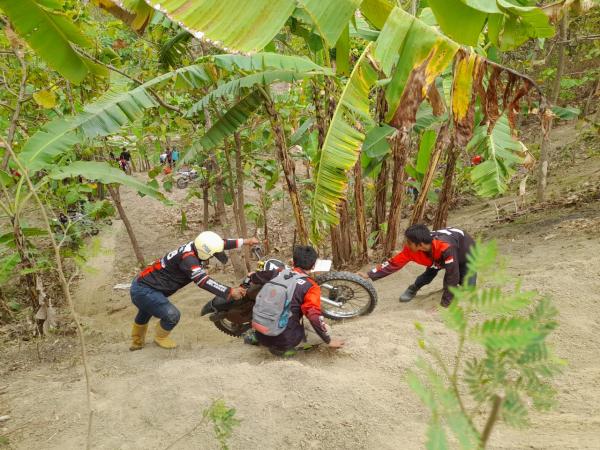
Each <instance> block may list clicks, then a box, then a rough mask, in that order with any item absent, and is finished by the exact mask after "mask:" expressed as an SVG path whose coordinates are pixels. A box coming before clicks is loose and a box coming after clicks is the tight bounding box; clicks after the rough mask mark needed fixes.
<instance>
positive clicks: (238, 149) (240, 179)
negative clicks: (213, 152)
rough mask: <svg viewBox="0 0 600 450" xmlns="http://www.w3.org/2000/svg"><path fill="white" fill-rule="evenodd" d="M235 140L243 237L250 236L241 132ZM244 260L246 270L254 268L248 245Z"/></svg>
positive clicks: (236, 176)
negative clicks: (247, 220)
mask: <svg viewBox="0 0 600 450" xmlns="http://www.w3.org/2000/svg"><path fill="white" fill-rule="evenodd" d="M233 138H234V141H235V181H236V186H237V204H238V212H239V217H238V219H239V221H240V229H241V232H242V237H248V223H247V222H246V209H245V208H244V206H245V204H246V200H245V198H244V161H243V154H242V139H241V137H240V134H239V133H234V135H233ZM244 261H245V262H246V270H248V271H249V270H251V269H252V258H251V256H250V249H249V248H248V246H245V247H244Z"/></svg>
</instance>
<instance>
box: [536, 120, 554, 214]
mask: <svg viewBox="0 0 600 450" xmlns="http://www.w3.org/2000/svg"><path fill="white" fill-rule="evenodd" d="M541 121H542V124H541V125H542V144H541V147H540V162H539V166H538V181H537V201H538V202H543V201H544V198H545V196H546V185H547V183H548V164H549V159H550V149H549V147H550V131H551V130H552V123H553V118H552V111H551V110H550V109H549V108H548V109H545V110H544V111H543V112H542V119H541Z"/></svg>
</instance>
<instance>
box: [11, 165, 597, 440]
mask: <svg viewBox="0 0 600 450" xmlns="http://www.w3.org/2000/svg"><path fill="white" fill-rule="evenodd" d="M561 177H563V178H564V179H568V177H572V179H573V180H574V182H576V183H578V185H581V184H582V183H584V182H585V181H589V180H593V179H594V177H595V179H596V180H597V179H600V161H598V160H597V159H596V160H590V159H588V160H586V161H585V162H583V163H581V164H579V165H578V166H577V167H575V168H574V169H573V170H571V171H569V172H568V173H566V174H565V173H563V174H561ZM551 182H552V180H551ZM556 189H557V190H559V189H560V185H558V187H557V188H556ZM176 195H181V192H178V193H176ZM124 202H125V203H126V205H127V213H128V214H129V215H130V217H131V218H132V221H133V222H134V226H135V228H136V230H138V232H139V233H140V240H141V245H142V247H143V250H144V253H145V254H146V255H147V257H148V258H149V259H150V258H152V257H157V256H160V255H162V254H163V253H165V252H166V251H168V250H171V249H172V248H174V247H176V246H177V245H178V244H180V243H181V242H184V241H185V240H186V239H187V238H189V237H191V236H192V235H193V233H192V232H190V233H188V234H187V236H186V235H181V234H180V233H179V232H178V231H177V230H176V228H175V227H174V226H172V225H167V224H164V223H161V221H165V222H166V218H165V217H166V215H168V214H173V213H172V212H167V211H166V209H165V208H164V207H162V206H159V205H157V204H156V203H155V202H153V201H151V200H150V199H147V198H139V197H137V196H136V195H134V194H132V193H124ZM505 203H507V204H508V203H510V201H509V200H507V201H506V202H505ZM494 217H495V208H494V206H493V204H492V203H489V204H488V205H485V204H483V203H478V204H476V205H473V206H470V207H468V208H464V209H462V210H460V211H458V212H457V213H456V214H454V216H453V217H452V224H454V225H459V226H464V227H465V228H466V229H470V230H473V231H474V232H476V233H478V234H481V235H483V236H485V237H486V238H492V237H493V238H496V239H498V241H499V243H500V247H501V249H502V252H503V254H504V255H506V256H508V257H509V258H510V260H509V264H508V270H509V272H510V273H511V274H512V275H515V276H520V277H521V278H522V280H523V284H524V285H525V287H527V288H535V289H538V290H540V291H541V292H543V293H547V294H549V295H551V296H552V297H554V299H555V302H556V305H557V306H558V308H559V310H560V328H559V329H558V331H557V332H556V334H555V335H554V337H553V343H554V345H555V348H556V351H557V353H558V355H559V356H560V357H562V358H565V359H567V360H568V361H569V368H568V370H567V372H566V374H565V375H563V376H561V377H559V378H558V379H557V385H558V387H559V390H560V395H559V406H558V407H557V408H556V409H555V410H554V411H552V412H549V413H546V414H543V415H538V414H534V415H533V416H532V421H533V431H528V432H525V431H523V432H522V431H518V430H513V429H508V428H504V427H499V428H498V429H497V430H496V431H495V432H494V434H493V438H492V445H491V448H495V449H523V448H535V449H598V448H600V386H599V385H598V380H600V360H599V359H598V350H599V349H600V306H599V300H600V256H599V255H600V240H599V239H598V232H597V231H598V227H599V226H600V225H599V224H600V205H599V202H598V201H597V202H595V203H591V204H587V205H584V206H580V207H577V208H570V209H569V208H566V209H558V210H550V211H543V212H538V213H534V214H531V215H528V216H526V217H523V218H520V219H518V220H517V221H516V222H514V223H511V224H503V225H497V226H495V227H493V228H486V227H485V225H487V224H489V223H490V220H493V218H494ZM581 219H585V220H587V222H585V223H587V224H592V226H591V227H588V228H587V229H586V230H583V231H582V230H579V229H578V228H577V224H581V223H583V222H581ZM577 220H579V222H574V221H577ZM594 223H595V224H596V225H595V227H596V232H593V230H594V226H593V224H594ZM101 244H102V247H103V248H104V249H106V250H107V251H105V252H102V253H101V254H99V255H97V256H96V257H94V258H93V259H92V260H91V261H90V266H92V267H93V268H95V269H96V270H94V271H91V272H89V273H86V274H85V276H84V278H83V279H82V281H81V282H80V283H79V286H78V289H77V292H76V299H77V305H78V310H79V312H80V313H81V314H82V316H83V320H84V323H85V325H86V330H87V333H88V340H89V341H90V360H91V365H92V368H93V386H94V392H93V401H94V408H95V417H94V428H93V448H95V449H160V448H165V447H166V446H167V445H168V444H170V443H171V442H173V441H175V440H176V439H177V438H178V437H179V436H180V435H181V434H183V433H185V432H186V431H188V430H190V429H192V428H193V427H194V426H195V425H196V424H197V423H198V422H199V420H200V417H201V412H202V410H203V409H204V408H206V407H207V406H208V405H209V404H210V403H211V401H212V400H214V399H216V398H224V399H225V400H226V402H227V403H228V404H229V405H233V406H235V407H236V409H237V416H238V417H239V418H240V419H241V420H242V423H241V425H240V426H239V428H237V429H236V431H235V435H234V437H233V439H232V441H231V448H233V449H258V448H261V449H276V448H284V447H288V448H300V449H311V448H327V449H399V448H401V449H417V448H423V443H424V432H425V427H426V421H427V414H426V411H425V410H424V408H423V407H422V406H421V404H420V403H419V402H418V401H417V400H416V398H415V397H414V396H413V394H412V393H411V392H410V390H409V389H408V387H407V385H406V382H405V381H404V376H405V372H406V370H407V369H408V368H410V367H411V366H413V364H414V361H415V359H416V358H417V356H418V355H419V351H418V348H417V345H416V336H415V333H414V327H413V323H414V322H415V321H419V322H421V323H423V325H424V326H425V327H426V328H427V329H428V330H429V331H430V332H432V333H434V334H435V335H436V336H437V337H438V338H439V340H440V342H442V346H444V347H447V348H448V349H451V348H452V346H453V342H452V339H451V338H450V335H449V334H448V333H447V332H446V331H445V330H444V327H443V326H442V325H441V323H440V321H439V319H438V317H437V315H436V314H435V313H431V312H429V310H430V309H431V307H432V306H434V305H435V304H436V303H437V302H438V301H439V297H440V289H441V277H439V278H440V279H438V280H436V281H435V282H434V283H433V284H432V285H430V286H429V287H428V288H426V289H424V290H423V291H422V293H420V295H419V296H418V297H417V299H416V300H414V301H413V302H411V303H409V304H399V303H398V301H397V298H398V296H399V294H400V292H401V291H402V290H403V289H404V288H405V287H406V285H407V284H409V283H410V282H411V281H412V280H413V278H414V276H416V275H417V274H418V273H419V272H420V270H419V268H418V267H417V266H409V267H407V268H406V269H404V270H403V271H401V272H400V273H398V274H396V275H394V276H391V277H388V278H386V279H384V280H382V281H380V282H378V283H377V284H376V287H377V290H378V292H379V296H380V297H379V301H380V303H379V305H378V306H377V308H376V309H375V311H374V313H373V314H372V315H371V316H369V317H364V318H360V319H357V320H353V321H348V322H346V323H335V324H333V332H334V334H335V335H339V336H340V337H343V338H344V339H346V341H347V347H346V348H345V349H344V350H342V351H339V352H337V353H333V352H330V351H329V350H327V349H320V350H317V351H315V352H312V353H306V354H303V355H300V356H298V357H297V358H295V359H293V360H280V359H276V358H274V357H272V356H271V355H270V354H269V353H268V352H266V351H265V350H264V349H260V348H253V347H248V346H244V345H243V344H242V343H241V342H240V341H239V340H236V339H233V338H230V337H228V336H225V335H223V334H222V333H220V332H219V331H218V330H217V329H216V328H214V326H213V325H212V324H211V323H210V322H209V321H208V320H206V319H205V318H202V319H201V318H200V317H199V310H200V308H201V306H202V305H203V304H204V302H205V301H207V300H208V299H209V295H208V294H207V293H205V292H204V291H202V290H199V289H197V288H196V287H195V286H189V287H187V288H186V289H184V290H183V291H181V292H179V293H178V294H176V295H175V296H174V297H173V302H174V303H175V304H176V305H177V306H178V307H179V308H180V309H181V311H182V320H181V322H180V324H179V326H178V327H177V328H176V329H175V331H174V338H175V339H176V340H177V341H178V343H179V344H180V347H179V348H178V349H177V350H174V351H165V350H162V349H159V348H157V347H156V346H154V345H152V344H150V345H148V346H147V347H146V348H145V349H144V350H142V351H139V352H133V353H131V352H129V351H128V350H127V343H128V333H129V326H130V322H131V320H132V319H133V316H134V307H133V306H132V305H130V304H129V299H128V294H127V292H126V291H118V290H113V289H112V287H113V286H114V285H115V284H116V283H121V282H127V281H129V280H130V278H131V276H132V275H133V273H134V272H135V269H133V266H134V258H133V254H132V251H131V249H130V247H129V243H128V242H127V237H126V234H125V233H124V229H123V226H122V223H121V222H120V221H115V224H114V225H113V227H112V228H111V229H108V230H106V231H105V232H103V233H102V234H101ZM215 277H216V278H218V279H221V280H223V281H233V280H232V279H231V275H228V274H227V273H220V272H217V273H216V274H215ZM122 307H125V309H121V310H119V309H120V308H122ZM113 311H114V312H113ZM152 324H153V323H152ZM61 342H62V341H61ZM68 342H73V344H72V345H75V344H74V341H68ZM11 345H12V347H6V348H5V355H7V362H8V363H9V364H7V365H5V369H0V374H1V375H2V381H0V385H8V392H7V393H5V394H4V395H0V402H2V403H0V415H2V414H9V415H10V416H11V419H10V421H8V422H7V423H5V424H4V428H0V435H2V434H6V433H10V434H9V435H8V436H9V438H10V441H11V445H12V447H14V448H16V449H34V448H35V449H39V448H43V449H75V448H83V447H84V445H85V424H86V414H85V394H84V380H83V377H82V371H81V368H80V364H79V361H78V358H77V353H76V352H75V350H76V349H75V348H71V349H66V350H64V351H63V352H62V353H60V354H56V355H55V361H52V358H50V357H48V356H47V355H49V354H51V352H52V348H53V347H56V346H58V345H60V344H59V343H57V342H54V341H52V340H47V341H46V342H45V343H43V344H42V360H43V361H44V362H42V363H32V364H30V365H29V366H28V368H27V370H23V369H16V370H10V366H11V363H12V362H13V359H11V358H13V357H15V358H16V356H15V355H17V351H16V350H17V348H16V346H17V344H16V343H13V344H11ZM27 352H29V353H27ZM34 352H35V350H33V349H32V348H31V347H27V348H25V349H23V350H22V351H21V355H25V356H27V357H32V358H34V357H33V355H34V354H35V353H34ZM65 355H66V356H65ZM34 359H35V358H34ZM74 366H76V367H74ZM16 367H17V366H15V368H16ZM19 367H21V366H19ZM13 430H14V431H13ZM211 433H212V432H211V430H210V428H209V427H207V426H202V427H200V428H199V429H198V431H196V432H195V433H193V434H191V435H190V436H188V437H187V438H185V439H183V440H182V441H180V443H179V444H178V445H177V446H176V447H175V448H178V449H198V448H200V449H212V448H217V447H216V445H215V444H214V440H213V438H212V435H211Z"/></svg>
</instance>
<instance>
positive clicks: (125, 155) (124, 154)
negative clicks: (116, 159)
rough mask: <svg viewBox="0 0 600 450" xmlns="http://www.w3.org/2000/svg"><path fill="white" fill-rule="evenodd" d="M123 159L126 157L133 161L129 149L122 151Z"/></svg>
mask: <svg viewBox="0 0 600 450" xmlns="http://www.w3.org/2000/svg"><path fill="white" fill-rule="evenodd" d="M121 159H124V160H125V161H131V154H130V153H129V152H128V151H127V150H124V151H122V152H121Z"/></svg>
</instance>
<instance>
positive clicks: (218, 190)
mask: <svg viewBox="0 0 600 450" xmlns="http://www.w3.org/2000/svg"><path fill="white" fill-rule="evenodd" d="M211 162H212V166H213V167H212V168H213V171H214V173H215V197H216V198H217V204H216V215H217V217H219V218H220V219H221V228H222V229H223V233H224V234H225V237H227V238H230V237H232V234H231V227H230V226H229V220H228V219H227V212H226V210H225V195H224V192H223V191H224V189H223V172H222V170H221V168H220V166H219V165H218V163H217V160H216V159H215V157H214V156H213V155H211ZM230 255H231V264H232V265H233V270H234V271H235V275H236V277H242V276H244V275H245V274H246V270H245V269H244V265H243V264H242V260H241V259H240V255H239V253H237V252H235V251H234V252H231V253H230Z"/></svg>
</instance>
